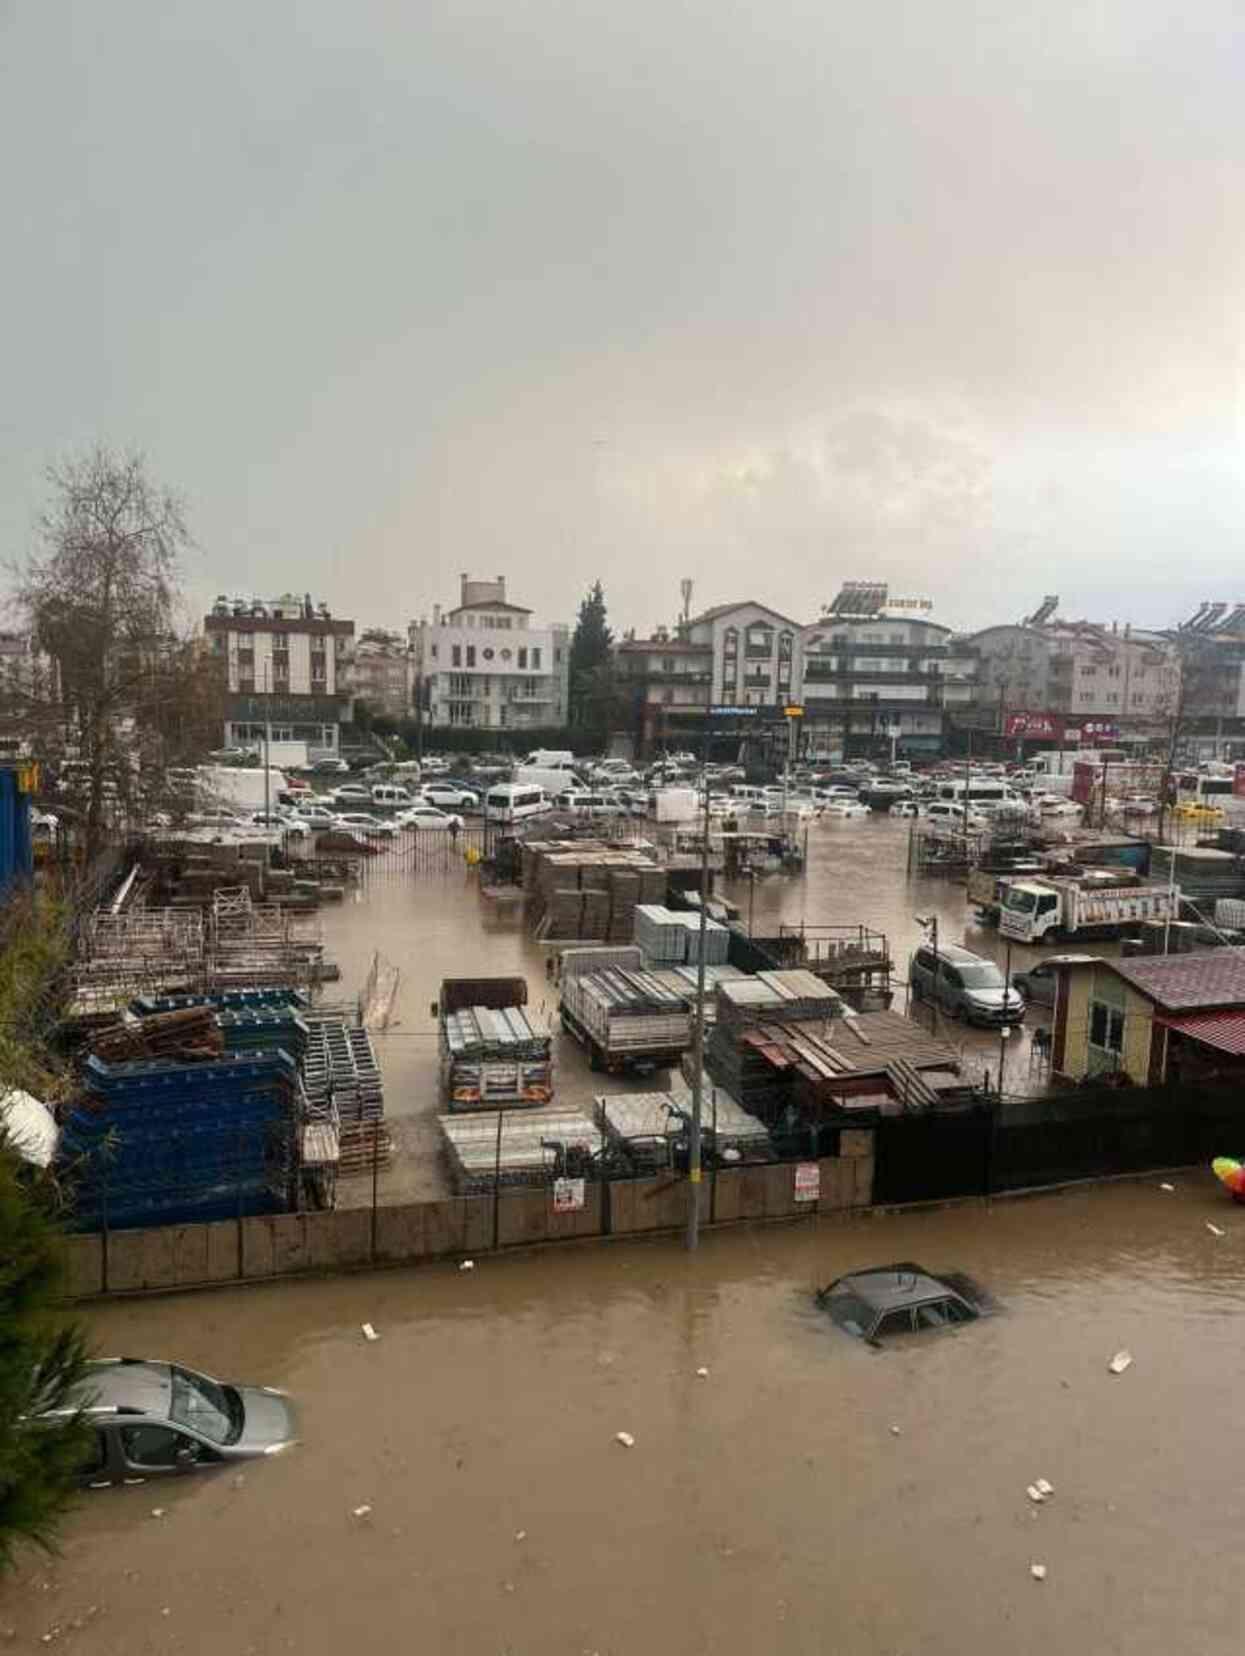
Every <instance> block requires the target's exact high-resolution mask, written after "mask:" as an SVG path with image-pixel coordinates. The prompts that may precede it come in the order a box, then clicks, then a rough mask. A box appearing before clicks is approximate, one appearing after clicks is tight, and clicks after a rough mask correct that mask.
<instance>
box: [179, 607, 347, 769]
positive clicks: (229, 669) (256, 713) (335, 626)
mask: <svg viewBox="0 0 1245 1656" xmlns="http://www.w3.org/2000/svg"><path fill="white" fill-rule="evenodd" d="M203 630H204V634H205V635H206V638H207V641H208V647H209V649H210V650H211V652H212V654H213V656H214V657H215V658H217V659H218V660H219V661H220V662H221V664H222V666H223V668H224V671H225V674H226V684H227V689H228V695H227V697H226V702H225V745H226V747H253V746H254V745H255V744H256V743H257V742H260V741H262V740H263V739H264V732H265V729H266V727H267V725H268V724H269V722H271V734H272V740H273V741H274V742H278V741H281V742H306V743H307V745H308V748H309V749H310V750H312V751H313V752H319V753H336V751H337V749H338V747H339V746H340V729H341V726H342V724H343V723H346V722H348V721H349V718H350V660H351V654H352V645H353V641H354V622H353V621H342V620H339V619H337V618H336V617H334V616H332V615H330V614H329V610H328V606H327V605H325V604H319V605H316V604H313V603H312V601H311V599H310V597H308V596H304V597H299V596H298V595H297V594H286V596H285V597H282V598H273V599H262V598H246V599H243V598H232V599H231V598H224V597H221V598H218V599H217V600H216V602H215V604H214V605H213V606H212V613H211V614H210V615H207V616H205V617H204V620H203Z"/></svg>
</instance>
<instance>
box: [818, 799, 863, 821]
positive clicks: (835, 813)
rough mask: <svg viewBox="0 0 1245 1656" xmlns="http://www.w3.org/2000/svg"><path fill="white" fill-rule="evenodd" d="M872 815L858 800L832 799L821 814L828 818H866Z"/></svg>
mask: <svg viewBox="0 0 1245 1656" xmlns="http://www.w3.org/2000/svg"><path fill="white" fill-rule="evenodd" d="M872 814H873V813H872V812H871V811H870V809H869V807H868V806H867V805H865V804H863V803H862V802H861V801H860V800H859V799H832V800H831V801H830V803H829V804H828V805H827V806H826V808H825V810H824V811H823V812H822V815H823V816H828V817H867V816H871V815H872Z"/></svg>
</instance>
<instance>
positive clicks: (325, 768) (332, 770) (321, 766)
mask: <svg viewBox="0 0 1245 1656" xmlns="http://www.w3.org/2000/svg"><path fill="white" fill-rule="evenodd" d="M311 769H312V771H313V772H314V773H315V774H316V775H318V776H345V775H348V774H349V771H350V766H349V765H348V764H347V763H346V761H345V760H344V759H317V760H316V761H315V763H314V764H313V765H312V767H311Z"/></svg>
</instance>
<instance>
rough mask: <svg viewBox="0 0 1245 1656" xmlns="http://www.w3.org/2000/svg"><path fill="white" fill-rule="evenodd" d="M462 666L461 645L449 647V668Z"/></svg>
mask: <svg viewBox="0 0 1245 1656" xmlns="http://www.w3.org/2000/svg"><path fill="white" fill-rule="evenodd" d="M462 664H463V647H462V645H461V644H452V645H451V646H450V666H451V667H461V666H462Z"/></svg>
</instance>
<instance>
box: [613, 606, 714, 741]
mask: <svg viewBox="0 0 1245 1656" xmlns="http://www.w3.org/2000/svg"><path fill="white" fill-rule="evenodd" d="M614 660H615V663H616V666H617V671H618V686H619V690H620V691H621V693H622V695H623V696H624V698H625V699H626V701H627V702H628V704H629V705H630V707H631V710H632V714H633V718H634V727H633V728H634V736H635V740H636V744H637V753H638V754H641V755H648V754H650V753H652V752H654V751H659V750H661V749H663V748H667V749H670V748H675V749H677V748H682V747H687V746H689V745H690V744H693V743H695V742H697V741H698V740H699V739H700V737H701V735H702V733H703V731H704V723H705V715H706V714H707V713H708V710H709V697H710V693H711V691H712V687H713V646H712V645H711V644H707V643H706V644H693V643H691V642H690V641H689V640H687V639H684V638H672V637H670V636H669V634H668V633H666V632H665V631H664V630H662V629H659V630H658V631H657V633H656V634H655V635H654V636H653V637H652V638H647V639H644V638H641V639H624V641H623V642H622V643H621V644H619V645H617V646H616V647H615V650H614Z"/></svg>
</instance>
